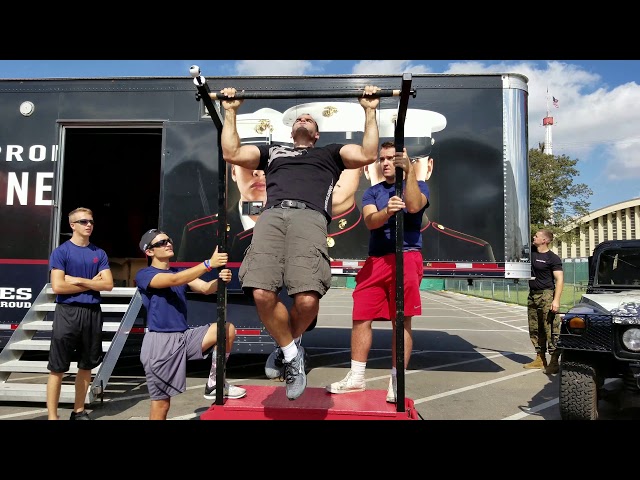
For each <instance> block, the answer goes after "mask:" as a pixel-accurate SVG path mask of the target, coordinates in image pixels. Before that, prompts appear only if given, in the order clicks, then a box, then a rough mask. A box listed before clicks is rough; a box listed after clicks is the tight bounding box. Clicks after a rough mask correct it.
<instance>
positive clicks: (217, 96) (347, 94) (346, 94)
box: [209, 89, 416, 100]
mask: <svg viewBox="0 0 640 480" xmlns="http://www.w3.org/2000/svg"><path fill="white" fill-rule="evenodd" d="M410 93H411V94H413V97H414V98H415V96H416V94H415V91H414V90H412V91H411V92H410ZM209 96H210V97H211V98H212V99H214V100H230V99H231V98H237V99H245V98H359V97H362V96H363V95H362V90H348V91H345V90H341V91H337V90H316V91H309V90H305V91H266V92H258V91H253V92H243V91H240V92H236V95H235V97H227V96H226V95H222V94H221V93H210V94H209ZM370 96H371V97H398V96H400V90H392V89H386V90H385V89H383V90H380V91H379V92H376V93H375V94H373V95H370Z"/></svg>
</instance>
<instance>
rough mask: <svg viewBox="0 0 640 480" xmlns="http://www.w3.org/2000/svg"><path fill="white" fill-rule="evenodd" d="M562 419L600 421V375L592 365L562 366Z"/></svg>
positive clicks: (572, 363) (566, 364) (567, 364)
mask: <svg viewBox="0 0 640 480" xmlns="http://www.w3.org/2000/svg"><path fill="white" fill-rule="evenodd" d="M560 417H561V418H562V420H597V419H598V375H597V373H596V369H595V368H594V367H592V366H591V365H587V364H584V363H579V362H562V363H561V365H560Z"/></svg>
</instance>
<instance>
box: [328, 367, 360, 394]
mask: <svg viewBox="0 0 640 480" xmlns="http://www.w3.org/2000/svg"><path fill="white" fill-rule="evenodd" d="M325 388H326V389H327V391H328V392H330V393H351V392H364V380H362V381H358V380H356V378H355V375H353V372H352V371H351V370H349V373H347V376H346V377H344V378H343V379H342V380H340V381H339V382H334V383H332V384H331V385H327V386H326V387H325Z"/></svg>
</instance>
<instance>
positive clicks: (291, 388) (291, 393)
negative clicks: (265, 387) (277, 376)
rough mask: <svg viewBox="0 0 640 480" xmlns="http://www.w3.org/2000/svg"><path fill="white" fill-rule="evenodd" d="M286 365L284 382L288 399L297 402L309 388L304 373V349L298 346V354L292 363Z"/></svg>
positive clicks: (285, 363)
mask: <svg viewBox="0 0 640 480" xmlns="http://www.w3.org/2000/svg"><path fill="white" fill-rule="evenodd" d="M283 363H284V381H285V382H286V383H287V385H286V386H285V388H286V391H287V398H288V399H289V400H295V399H296V398H298V397H299V396H300V395H302V394H303V393H304V389H305V388H307V374H306V373H305V371H304V347H303V346H302V345H300V346H298V354H297V355H296V357H295V358H294V359H293V360H291V361H290V362H283Z"/></svg>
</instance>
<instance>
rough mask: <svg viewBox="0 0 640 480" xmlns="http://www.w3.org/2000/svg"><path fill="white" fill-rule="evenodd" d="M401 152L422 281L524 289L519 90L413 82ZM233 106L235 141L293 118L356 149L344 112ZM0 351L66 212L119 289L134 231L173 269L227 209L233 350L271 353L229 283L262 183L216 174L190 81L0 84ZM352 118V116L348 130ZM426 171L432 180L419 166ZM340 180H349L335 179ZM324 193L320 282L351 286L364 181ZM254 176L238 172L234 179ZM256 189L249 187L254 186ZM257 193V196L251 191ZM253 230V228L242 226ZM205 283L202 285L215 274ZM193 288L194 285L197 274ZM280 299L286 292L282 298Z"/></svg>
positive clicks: (335, 82)
mask: <svg viewBox="0 0 640 480" xmlns="http://www.w3.org/2000/svg"><path fill="white" fill-rule="evenodd" d="M207 81H208V83H209V85H210V86H211V89H212V91H219V89H221V88H223V87H226V86H234V87H235V88H236V89H238V90H245V91H252V90H253V91H262V92H268V91H274V90H286V91H291V92H313V91H315V90H324V91H326V90H335V91H336V92H341V91H344V90H348V89H358V88H360V89H361V88H363V87H364V85H367V84H374V85H377V86H379V87H381V88H387V89H389V88H391V89H395V88H398V87H399V85H400V81H401V78H400V76H391V75H389V76H354V75H344V76H307V77H209V78H207ZM412 89H413V90H414V91H415V97H414V98H411V99H410V101H409V110H408V111H407V117H406V130H405V146H406V148H407V149H408V151H409V155H410V156H412V157H414V158H416V159H417V161H418V162H420V163H419V164H418V165H421V167H420V168H422V169H423V170H422V171H423V175H424V178H425V180H426V181H427V182H428V184H429V188H430V191H431V205H430V207H429V208H428V209H427V214H426V216H425V218H424V221H423V236H424V237H423V238H424V245H425V249H424V255H423V256H424V271H425V276H427V277H457V278H474V277H487V276H491V277H498V278H500V277H502V278H512V279H520V278H523V279H524V278H528V277H529V272H530V263H529V253H528V252H529V245H528V243H529V237H530V235H529V208H528V207H529V201H528V198H529V185H528V160H527V152H528V143H527V127H526V125H527V96H528V93H527V79H526V77H523V76H522V75H519V74H487V75H430V74H424V75H423V74H419V75H414V76H413V81H412ZM336 97H337V98H335V99H326V98H323V99H322V100H323V101H321V102H320V101H318V102H315V101H314V102H306V101H305V102H302V101H301V99H295V98H293V99H292V98H288V99H247V100H245V101H244V103H243V105H242V106H241V107H240V109H239V111H238V114H239V118H238V128H239V133H240V134H241V137H242V141H243V142H254V143H272V144H279V143H282V144H286V143H288V142H290V128H291V123H292V121H293V120H294V119H295V116H296V115H298V114H300V113H312V114H313V115H314V117H315V118H317V119H318V122H319V127H320V139H319V143H318V145H322V144H327V143H359V142H360V141H361V138H362V130H363V126H364V120H363V118H364V117H363V113H362V108H361V107H360V106H359V105H358V103H357V99H355V98H353V99H345V98H341V97H340V96H339V95H336ZM397 105H398V101H397V99H396V98H394V97H389V98H382V99H381V102H380V109H379V117H378V121H379V126H380V141H381V142H382V141H384V140H393V125H394V112H395V111H396V110H397ZM0 112H3V113H2V115H3V121H2V122H0V224H2V231H3V233H4V239H3V240H4V241H3V244H2V245H0V334H3V333H4V336H3V335H0V337H3V338H4V340H3V338H0V346H1V345H2V344H3V343H2V342H6V337H7V336H8V335H9V334H10V333H11V330H12V329H13V328H15V325H16V324H18V323H19V322H20V321H21V319H22V318H23V317H24V316H25V313H26V312H27V311H28V309H29V308H30V307H31V304H32V302H33V301H34V299H35V298H36V296H37V295H38V294H39V292H41V290H42V289H43V286H44V285H45V284H47V282H48V280H49V279H48V259H49V255H50V253H51V251H52V250H53V249H54V248H55V247H57V246H58V245H59V244H60V243H62V242H63V241H65V240H67V239H68V238H69V236H70V229H69V228H68V224H67V214H68V212H69V211H71V210H73V209H74V208H76V207H79V206H84V207H87V208H91V209H92V210H93V212H94V218H95V219H96V222H97V225H96V228H95V232H94V234H93V235H92V242H94V243H95V244H96V245H98V246H100V247H101V248H103V249H104V250H105V251H106V252H107V254H108V255H109V257H110V263H111V267H112V271H113V272H114V279H115V280H116V285H117V286H121V287H134V286H135V285H134V280H133V279H134V278H135V273H136V272H137V271H138V270H139V269H140V268H142V267H143V266H146V259H145V258H144V255H143V254H142V253H141V252H140V251H139V249H138V248H137V243H138V240H139V238H140V235H141V232H144V231H145V230H148V229H149V228H153V227H158V228H161V229H162V230H164V231H167V232H170V233H171V236H172V238H173V239H174V240H175V251H176V258H175V260H176V261H175V262H174V263H175V264H176V265H178V266H191V265H194V264H195V263H196V262H201V261H202V260H203V259H204V258H208V257H209V256H210V254H211V251H212V249H213V248H214V247H215V245H216V243H217V241H218V238H217V228H218V226H217V217H218V200H219V195H224V196H225V197H226V205H227V215H226V218H227V227H226V232H227V235H228V238H227V247H228V251H229V252H230V259H231V262H230V264H229V267H231V268H232V270H233V271H234V280H233V281H232V282H231V283H230V284H229V287H228V294H229V297H228V301H227V309H228V310H227V316H228V318H229V319H230V321H232V322H233V323H234V324H235V325H236V328H237V329H238V337H237V339H236V347H234V348H236V351H238V352H241V353H243V352H244V353H268V352H270V351H271V350H272V347H273V341H272V340H271V338H270V336H269V335H268V334H267V333H266V331H265V329H264V328H263V327H262V324H261V323H260V321H259V320H258V318H257V315H256V312H255V307H254V306H253V303H252V301H251V299H250V298H247V296H246V295H244V294H243V293H242V291H241V289H240V285H239V283H238V280H237V270H238V268H239V266H240V262H241V261H242V256H243V254H244V251H245V249H246V247H247V246H248V245H249V243H250V241H251V234H252V226H253V222H255V218H257V214H258V213H259V208H257V209H256V210H254V211H253V212H250V213H253V215H250V214H243V203H246V202H255V204H256V205H259V204H260V202H264V201H265V200H266V197H265V194H264V181H265V180H264V179H259V177H260V174H259V172H257V173H255V177H256V178H258V180H256V181H255V182H254V181H253V180H252V179H251V180H249V181H248V183H247V184H248V185H250V186H249V187H248V188H247V189H246V191H245V190H243V189H244V187H245V184H243V183H242V182H243V181H244V180H246V179H247V177H245V178H244V180H243V179H242V178H240V177H241V175H243V174H247V172H244V173H243V172H232V171H231V167H227V170H226V171H225V172H224V175H220V172H219V171H218V164H219V162H218V160H219V159H218V158H217V157H218V132H217V131H216V128H215V126H214V125H212V121H211V118H210V115H211V114H213V115H220V113H219V111H216V112H208V111H207V110H206V108H205V107H204V105H203V102H201V101H197V99H196V89H195V87H194V84H193V82H192V79H191V78H190V77H187V76H184V77H153V78H92V79H41V80H0ZM361 118H362V119H361ZM429 159H431V167H429ZM347 172H348V173H347ZM345 173H346V174H344V175H343V176H342V177H341V178H340V181H339V182H338V184H337V185H336V186H335V188H334V191H333V193H332V198H331V202H330V203H331V205H330V208H331V210H332V221H331V222H330V225H329V236H328V237H327V245H328V246H329V248H330V250H329V251H330V255H331V260H332V262H331V266H332V273H333V274H334V275H349V276H354V275H355V274H356V273H357V271H358V269H359V268H360V267H361V266H362V264H363V263H364V259H365V258H366V256H367V247H368V231H367V230H366V227H365V226H364V221H363V220H362V217H361V213H360V201H361V197H362V193H363V192H364V190H365V189H366V188H367V187H368V186H370V185H371V184H372V183H374V182H376V178H375V174H374V172H373V169H363V170H362V171H361V170H357V171H345ZM253 176H254V172H251V173H250V174H249V175H248V177H249V178H251V177H253ZM261 182H262V186H260V184H261ZM261 188H262V192H260V189H261ZM252 217H253V218H252ZM214 273H215V272H214ZM205 278H206V277H205ZM283 295H285V296H286V292H284V293H283ZM201 297H202V296H198V295H196V294H193V295H190V297H189V319H190V322H192V323H193V325H199V324H202V323H206V322H213V321H216V318H217V313H216V298H215V295H212V296H210V297H208V298H206V299H204V298H201Z"/></svg>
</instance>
